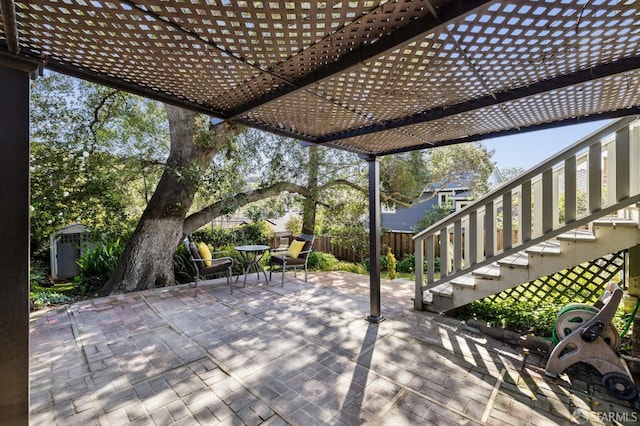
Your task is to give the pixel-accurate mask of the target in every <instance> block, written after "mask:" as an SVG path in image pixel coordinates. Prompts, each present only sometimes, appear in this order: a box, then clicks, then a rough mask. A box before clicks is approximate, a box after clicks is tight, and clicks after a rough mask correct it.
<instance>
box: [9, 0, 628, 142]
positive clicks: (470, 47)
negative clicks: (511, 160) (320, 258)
mask: <svg viewBox="0 0 640 426" xmlns="http://www.w3.org/2000/svg"><path fill="white" fill-rule="evenodd" d="M0 5H1V6H2V22H1V23H0V63H2V62H1V61H2V60H3V58H7V57H11V56H14V57H15V56H18V57H20V58H24V59H25V60H35V61H39V62H40V63H41V64H42V66H44V67H48V68H50V69H52V70H55V71H58V72H63V73H66V74H70V75H74V76H78V77H82V78H86V79H89V80H93V81H97V82H101V83H104V84H108V85H111V86H115V87H118V88H122V89H125V90H128V91H132V92H135V93H139V94H142V95H145V96H148V97H151V98H155V99H159V100H162V101H165V102H169V103H173V104H178V105H182V106H185V107H187V108H191V109H195V110H198V111H202V112H206V113H208V114H210V115H212V116H215V117H219V118H222V119H227V120H234V121H237V122H241V123H245V124H249V125H251V126H254V127H258V128H263V129H267V130H270V131H274V132H277V133H281V134H286V135H289V136H292V137H295V138H297V139H301V140H306V141H309V142H314V143H322V144H328V145H330V146H334V147H339V148H342V149H347V150H351V151H355V152H360V153H363V154H376V155H383V154H388V153H393V152H399V151H407V150H412V149H419V148H428V147H432V146H437V145H442V144H449V143H457V142H463V141H470V140H479V139H482V138H486V137H492V136H496V135H500V134H509V133H514V132H520V131H525V130H532V129H537V128H540V127H547V126H555V125H562V124H568V123H576V122H580V121H588V120H594V119H603V118H608V117H616V116H621V115H629V114H637V113H638V112H640V1H629V0H627V1H615V0H582V1H577V0H576V1H573V0H559V1H533V0H522V1H477V0H413V1H409V0H395V1H383V0H366V1H365V0H359V1H355V0H354V1H339V0H336V1H317V2H312V1H271V0H265V1H252V0H244V1H240V0H0Z"/></svg>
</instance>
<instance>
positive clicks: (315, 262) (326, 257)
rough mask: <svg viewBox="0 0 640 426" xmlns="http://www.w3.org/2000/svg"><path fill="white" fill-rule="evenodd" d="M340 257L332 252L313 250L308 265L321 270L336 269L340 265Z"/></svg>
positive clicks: (310, 267)
mask: <svg viewBox="0 0 640 426" xmlns="http://www.w3.org/2000/svg"><path fill="white" fill-rule="evenodd" d="M338 263H339V262H338V259H336V257H335V256H334V255H332V254H331V253H323V252H321V251H312V252H311V253H309V258H308V260H307V265H308V266H309V269H315V270H319V271H334V270H335V268H336V267H337V265H338Z"/></svg>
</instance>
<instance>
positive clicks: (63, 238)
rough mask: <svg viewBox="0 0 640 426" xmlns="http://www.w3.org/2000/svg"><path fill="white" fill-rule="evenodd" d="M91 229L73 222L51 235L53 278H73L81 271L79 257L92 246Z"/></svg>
mask: <svg viewBox="0 0 640 426" xmlns="http://www.w3.org/2000/svg"><path fill="white" fill-rule="evenodd" d="M89 236H90V230H89V228H87V227H86V226H84V225H82V224H81V223H72V224H71V225H67V226H65V227H62V228H60V229H58V230H57V231H56V232H55V233H54V234H53V235H51V236H50V241H51V248H50V249H49V250H50V253H51V278H53V279H54V280H55V279H63V278H72V277H75V276H76V275H78V273H79V272H80V270H79V267H78V259H79V258H80V257H81V256H82V255H83V254H84V253H85V251H86V250H87V249H88V248H90V247H91V246H92V242H91V240H90V237H89Z"/></svg>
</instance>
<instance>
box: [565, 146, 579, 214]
mask: <svg viewBox="0 0 640 426" xmlns="http://www.w3.org/2000/svg"><path fill="white" fill-rule="evenodd" d="M577 171H578V169H577V167H576V156H575V155H573V156H571V157H569V158H567V159H566V160H565V161H564V223H571V222H574V221H575V220H576V219H577V217H578V192H577V189H578V177H577Z"/></svg>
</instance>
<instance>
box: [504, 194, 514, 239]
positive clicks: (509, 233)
mask: <svg viewBox="0 0 640 426" xmlns="http://www.w3.org/2000/svg"><path fill="white" fill-rule="evenodd" d="M512 201H513V200H512V199H511V191H509V192H505V193H504V195H503V196H502V251H504V250H509V249H510V248H511V246H512V245H513V203H512Z"/></svg>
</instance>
